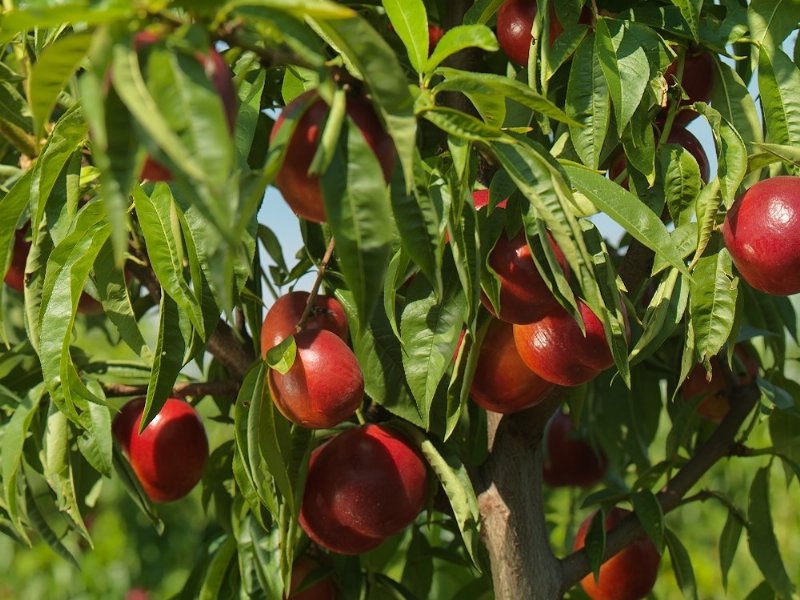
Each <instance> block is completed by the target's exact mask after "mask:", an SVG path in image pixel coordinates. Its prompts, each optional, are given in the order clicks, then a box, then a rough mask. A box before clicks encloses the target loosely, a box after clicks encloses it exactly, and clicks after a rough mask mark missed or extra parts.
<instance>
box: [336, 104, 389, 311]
mask: <svg viewBox="0 0 800 600" xmlns="http://www.w3.org/2000/svg"><path fill="white" fill-rule="evenodd" d="M345 174H346V176H344V177H343V175H345ZM322 190H323V198H324V202H325V212H326V214H327V217H328V224H329V225H330V228H331V231H332V233H333V236H334V238H335V240H336V249H337V252H336V255H337V258H338V260H339V265H340V267H341V269H342V273H343V275H344V278H345V281H346V282H347V284H348V287H349V288H350V290H351V291H352V293H353V298H354V300H355V304H356V306H357V307H358V318H359V322H360V323H361V324H362V325H365V324H366V323H368V322H369V319H370V315H371V314H372V310H373V308H374V307H375V304H376V303H377V301H378V300H379V299H380V297H381V291H382V290H383V279H384V275H385V273H386V267H387V265H388V263H389V258H390V257H391V241H392V237H393V235H392V215H391V209H390V205H389V197H388V189H387V187H386V185H385V184H384V181H383V173H382V171H381V168H380V165H379V164H378V160H377V158H376V157H375V154H374V153H373V152H372V149H371V148H370V147H369V144H367V142H366V140H365V139H364V136H363V135H362V134H361V131H360V130H359V129H358V128H357V127H355V126H354V125H353V124H352V123H350V121H349V119H348V126H347V127H346V128H344V130H343V131H342V139H341V142H340V144H339V147H338V149H337V152H336V154H335V155H334V157H333V161H332V163H331V166H330V168H329V169H328V170H327V171H326V172H325V173H324V174H323V176H322Z"/></svg>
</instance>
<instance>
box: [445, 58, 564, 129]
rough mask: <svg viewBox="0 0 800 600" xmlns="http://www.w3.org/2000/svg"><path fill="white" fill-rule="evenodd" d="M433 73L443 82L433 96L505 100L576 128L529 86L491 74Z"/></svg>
mask: <svg viewBox="0 0 800 600" xmlns="http://www.w3.org/2000/svg"><path fill="white" fill-rule="evenodd" d="M436 74H437V75H442V76H444V81H442V82H441V83H439V84H437V85H436V87H435V88H433V92H434V94H439V93H440V92H445V91H448V92H461V93H464V94H469V95H470V96H471V95H473V94H484V95H486V96H489V97H495V98H497V97H500V98H507V99H509V100H513V101H514V102H518V103H519V104H522V105H523V106H527V107H528V108H530V109H531V110H533V111H534V112H536V113H539V114H542V115H544V116H546V117H549V118H551V119H553V120H555V121H559V122H562V123H572V124H573V125H577V123H576V122H574V121H572V120H571V119H570V118H569V117H568V116H567V114H566V113H565V112H564V111H563V110H562V109H561V108H559V107H558V106H556V105H555V104H553V103H552V102H551V101H550V100H548V99H547V98H546V97H545V96H542V95H541V94H537V93H536V92H535V91H533V90H532V89H531V88H530V87H528V86H527V85H525V84H523V83H521V82H519V81H517V80H515V79H510V78H509V77H504V76H502V75H495V74H492V73H472V72H469V71H459V70H458V69H450V68H446V67H440V68H438V69H437V70H436Z"/></svg>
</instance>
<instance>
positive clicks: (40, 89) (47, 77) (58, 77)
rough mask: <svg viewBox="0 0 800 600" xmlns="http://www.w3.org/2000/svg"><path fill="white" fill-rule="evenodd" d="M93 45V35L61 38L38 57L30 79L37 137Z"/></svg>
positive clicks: (30, 99)
mask: <svg viewBox="0 0 800 600" xmlns="http://www.w3.org/2000/svg"><path fill="white" fill-rule="evenodd" d="M91 42H92V34H91V33H73V34H71V35H65V36H64V37H62V38H59V39H58V40H56V41H55V42H54V43H52V44H51V45H49V46H47V48H45V49H44V51H43V52H42V53H41V54H40V55H39V58H38V60H37V61H36V64H35V65H34V66H33V69H32V70H31V75H30V79H29V80H28V100H29V102H30V105H31V114H32V115H33V125H34V128H35V131H36V135H41V133H42V130H43V128H44V126H45V124H46V123H47V121H48V119H49V118H50V113H51V112H52V110H53V107H54V106H55V104H56V100H57V98H58V95H59V94H60V93H61V90H63V89H64V86H65V85H67V82H68V81H69V80H70V78H71V77H72V75H73V74H74V73H75V71H76V70H77V69H78V66H79V65H80V63H81V61H83V58H84V57H85V56H86V53H87V52H88V51H89V45H90V44H91Z"/></svg>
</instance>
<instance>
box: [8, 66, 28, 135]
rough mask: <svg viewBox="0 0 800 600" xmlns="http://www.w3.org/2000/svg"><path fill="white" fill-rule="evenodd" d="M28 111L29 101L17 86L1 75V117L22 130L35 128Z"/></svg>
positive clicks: (26, 130)
mask: <svg viewBox="0 0 800 600" xmlns="http://www.w3.org/2000/svg"><path fill="white" fill-rule="evenodd" d="M27 113H28V103H27V102H26V101H25V98H23V97H22V94H20V93H19V91H18V90H17V88H16V87H15V86H14V85H13V84H11V83H9V82H8V81H3V79H2V77H0V119H2V120H4V121H8V122H9V123H11V124H12V125H14V126H16V127H18V128H19V129H21V130H22V131H25V132H30V131H32V129H33V124H32V122H31V118H30V116H29V115H28V114H27Z"/></svg>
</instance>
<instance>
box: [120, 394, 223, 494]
mask: <svg viewBox="0 0 800 600" xmlns="http://www.w3.org/2000/svg"><path fill="white" fill-rule="evenodd" d="M143 410H144V398H137V399H134V400H131V401H130V402H129V403H128V405H126V406H125V407H123V409H122V410H121V411H120V413H119V414H118V415H117V417H116V419H115V420H114V424H113V425H112V432H113V433H114V435H115V437H116V438H117V441H118V442H119V444H120V447H121V448H122V449H123V450H124V451H126V452H127V454H128V458H129V460H130V463H131V467H133V470H134V472H135V473H136V476H137V477H138V479H139V482H140V483H141V484H142V488H144V491H145V492H146V493H147V495H148V496H149V497H150V499H151V500H152V501H153V502H172V501H173V500H178V499H180V498H183V497H184V496H185V495H186V494H188V493H189V492H190V491H191V490H192V488H193V487H194V486H195V485H197V482H198V481H200V478H201V477H202V476H203V469H204V468H205V465H206V461H207V460H208V438H207V437H206V430H205V427H203V422H202V421H201V419H200V416H199V415H198V414H197V411H196V410H195V409H194V408H193V407H192V406H191V405H190V404H188V403H186V402H184V401H183V400H179V399H178V398H168V399H167V402H166V403H165V404H164V407H163V408H162V409H161V412H159V413H158V415H156V417H155V418H154V419H153V420H152V421H151V422H150V423H149V424H148V426H147V427H146V428H145V430H144V431H143V432H142V433H141V435H140V434H139V423H140V421H141V418H142V412H143ZM126 430H127V433H126Z"/></svg>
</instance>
